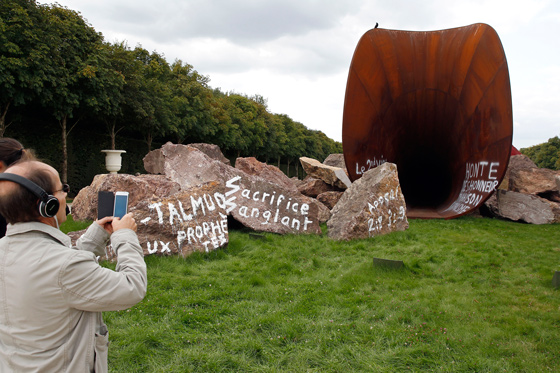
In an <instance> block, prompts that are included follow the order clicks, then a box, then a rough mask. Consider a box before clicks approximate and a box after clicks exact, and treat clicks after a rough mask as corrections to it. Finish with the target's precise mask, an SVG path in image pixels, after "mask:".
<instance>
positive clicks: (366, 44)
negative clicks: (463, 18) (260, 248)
mask: <svg viewBox="0 0 560 373" xmlns="http://www.w3.org/2000/svg"><path fill="white" fill-rule="evenodd" d="M512 134H513V119H512V107H511V88H510V82H509V72H508V67H507V62H506V57H505V54H504V50H503V47H502V44H501V42H500V39H499V37H498V35H497V33H496V31H495V30H494V29H493V28H492V27H490V26H488V25H485V24H480V23H479V24H474V25H470V26H465V27H460V28H454V29H449V30H440V31H430V32H411V31H398V30H385V29H380V28H375V29H372V30H370V31H368V32H366V33H365V34H364V35H363V36H362V38H361V39H360V41H359V42H358V45H357V47H356V50H355V52H354V57H353V58H352V63H351V65H350V72H349V75H348V82H347V86H346V97H345V102H344V118H343V126H342V143H343V148H344V157H345V161H346V167H347V169H348V173H349V176H350V179H352V180H356V179H357V178H359V177H360V176H361V175H362V174H363V173H364V172H366V171H367V170H368V169H370V168H372V167H375V166H377V165H379V164H381V163H383V162H392V163H396V164H397V168H398V172H399V179H400V183H401V188H402V192H403V194H404V196H405V199H406V203H407V215H408V217H409V218H454V217H457V216H460V215H463V214H466V213H468V212H470V211H471V210H473V209H475V208H476V207H478V206H479V205H480V204H481V203H483V202H484V201H485V200H486V199H487V198H488V197H489V196H490V195H491V194H492V192H493V191H494V190H495V188H496V187H497V186H498V185H499V183H500V182H501V180H502V178H503V176H504V174H505V171H506V168H507V165H508V161H509V157H510V152H511V142H512Z"/></svg>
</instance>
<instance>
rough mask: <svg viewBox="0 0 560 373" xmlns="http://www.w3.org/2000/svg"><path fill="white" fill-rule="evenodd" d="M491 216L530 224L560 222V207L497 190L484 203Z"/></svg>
mask: <svg viewBox="0 0 560 373" xmlns="http://www.w3.org/2000/svg"><path fill="white" fill-rule="evenodd" d="M484 205H485V207H486V208H487V209H488V210H489V211H490V213H491V214H492V215H493V216H496V217H499V218H503V219H508V220H513V221H520V222H525V223H530V224H551V223H558V222H560V205H559V204H558V203H556V202H552V201H549V200H546V199H544V198H541V197H538V196H535V195H530V194H525V193H518V192H512V191H507V190H503V189H499V190H497V191H496V193H494V194H493V195H492V196H491V197H490V198H489V199H488V200H487V201H486V202H485V203H484Z"/></svg>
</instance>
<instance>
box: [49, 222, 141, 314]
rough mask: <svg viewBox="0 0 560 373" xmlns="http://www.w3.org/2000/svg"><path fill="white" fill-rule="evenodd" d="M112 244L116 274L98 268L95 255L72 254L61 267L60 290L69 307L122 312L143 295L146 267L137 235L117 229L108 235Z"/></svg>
mask: <svg viewBox="0 0 560 373" xmlns="http://www.w3.org/2000/svg"><path fill="white" fill-rule="evenodd" d="M111 243H112V245H113V248H114V250H115V252H116V253H117V256H118V259H117V267H116V270H115V271H113V270H110V269H108V268H103V267H101V266H99V265H98V264H97V262H96V260H95V256H94V255H92V254H91V253H89V252H86V251H82V250H74V251H73V252H72V253H71V254H70V255H69V256H68V258H67V259H66V260H65V262H64V264H63V265H62V266H61V269H60V273H59V286H60V288H61V291H62V293H63V296H64V298H65V299H66V301H67V302H68V304H69V305H70V306H71V307H73V308H76V309H80V310H84V311H115V310H123V309H126V308H129V307H132V306H133V305H135V304H136V303H138V302H140V301H141V300H142V299H143V298H144V296H145V295H146V290H147V283H148V280H147V273H146V263H145V262H144V254H143V251H142V247H141V246H140V244H139V242H138V237H137V236H136V233H134V231H132V230H130V229H120V230H118V231H116V232H114V233H113V234H112V235H111Z"/></svg>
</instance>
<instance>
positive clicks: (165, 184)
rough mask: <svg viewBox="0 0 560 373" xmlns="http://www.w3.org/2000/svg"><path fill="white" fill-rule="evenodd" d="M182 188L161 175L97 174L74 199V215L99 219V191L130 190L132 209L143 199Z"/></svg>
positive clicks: (161, 195) (81, 218)
mask: <svg viewBox="0 0 560 373" xmlns="http://www.w3.org/2000/svg"><path fill="white" fill-rule="evenodd" d="M180 189H181V187H180V186H179V184H177V183H175V182H173V181H171V180H169V179H167V178H166V177H164V176H160V175H140V176H133V175H127V174H101V175H96V176H95V177H94V178H93V182H92V183H91V185H89V186H87V187H85V188H82V189H81V190H80V192H79V193H78V195H77V196H76V198H74V200H73V201H72V217H73V218H74V219H75V220H95V219H97V193H98V192H99V191H110V192H116V191H128V192H129V197H128V207H129V210H131V209H132V208H134V207H135V206H136V205H137V204H139V203H140V202H142V201H146V200H150V199H153V198H163V197H167V196H170V195H173V194H175V193H177V192H178V191H179V190H180Z"/></svg>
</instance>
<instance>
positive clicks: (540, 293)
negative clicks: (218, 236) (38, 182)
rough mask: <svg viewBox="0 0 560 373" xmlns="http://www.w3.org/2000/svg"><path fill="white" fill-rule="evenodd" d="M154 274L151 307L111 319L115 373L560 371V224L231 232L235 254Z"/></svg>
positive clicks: (154, 260)
mask: <svg viewBox="0 0 560 373" xmlns="http://www.w3.org/2000/svg"><path fill="white" fill-rule="evenodd" d="M324 230H325V228H324ZM374 257H378V258H386V259H395V260H402V261H404V263H405V267H404V268H402V269H397V270H395V269H387V268H382V267H376V266H374V265H373V258H374ZM146 263H147V265H148V279H149V280H148V281H149V283H148V294H147V296H146V298H145V299H144V301H142V302H141V303H139V304H138V305H136V306H135V307H133V308H132V309H130V310H125V311H118V312H105V313H104V318H105V321H106V323H107V324H108V325H109V330H110V340H111V345H110V349H109V351H110V352H109V368H110V370H111V371H113V372H191V371H192V372H207V371H224V372H225V371H228V372H229V371H243V372H279V371H286V372H343V371H363V372H397V371H437V372H463V371H469V372H503V371H507V372H543V371H559V370H560V290H558V289H554V288H553V287H552V284H551V280H552V276H553V273H554V271H556V270H560V226H559V225H547V226H535V225H525V224H520V223H513V222H506V221H499V220H492V219H476V218H459V219H455V220H448V221H445V220H412V221H410V228H409V229H408V230H407V231H405V232H396V233H392V234H389V235H386V236H381V237H376V238H373V239H368V240H356V241H351V242H338V241H333V240H330V239H328V238H327V237H326V233H325V232H324V233H323V235H321V236H311V235H309V236H308V235H303V236H301V235H299V236H294V235H286V236H280V235H275V234H264V235H263V237H262V239H261V238H254V237H253V236H251V235H250V234H249V232H243V231H230V242H229V246H228V247H227V248H225V249H220V250H218V251H215V252H212V253H209V254H195V255H192V256H190V257H188V258H186V259H183V258H179V257H157V256H150V257H146ZM103 265H105V266H107V267H109V268H114V264H112V263H105V264H103Z"/></svg>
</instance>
